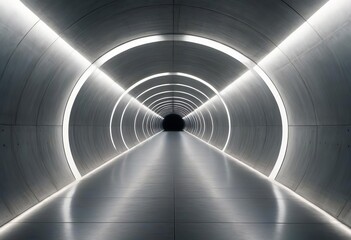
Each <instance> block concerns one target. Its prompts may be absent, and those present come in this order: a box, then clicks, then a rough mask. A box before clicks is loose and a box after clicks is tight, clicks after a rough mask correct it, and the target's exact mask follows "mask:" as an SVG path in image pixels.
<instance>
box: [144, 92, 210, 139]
mask: <svg viewBox="0 0 351 240" xmlns="http://www.w3.org/2000/svg"><path fill="white" fill-rule="evenodd" d="M170 98H176V99H181V100H184V101H188V102H190V103H192V104H193V105H194V106H195V107H197V105H196V104H195V103H194V102H192V101H191V100H189V99H187V98H182V97H164V98H161V99H158V100H156V101H155V102H157V101H159V100H163V99H170ZM173 102H179V103H182V104H186V105H188V106H189V107H190V108H192V109H194V108H193V107H192V106H191V105H190V104H188V103H187V102H182V101H177V100H173ZM161 104H162V103H159V104H157V105H156V106H158V105H161ZM150 105H151V104H150ZM150 105H149V108H151V106H150ZM156 106H153V107H152V108H151V109H152V110H153V109H154V108H155V107H156ZM200 115H201V117H199V114H197V116H198V118H199V119H202V121H203V123H204V125H203V134H204V133H205V130H206V122H205V118H204V116H203V114H202V113H201V112H200ZM200 126H202V125H201V124H200ZM203 134H202V135H203Z"/></svg>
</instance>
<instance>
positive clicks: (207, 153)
mask: <svg viewBox="0 0 351 240" xmlns="http://www.w3.org/2000/svg"><path fill="white" fill-rule="evenodd" d="M0 239H13V240H21V239H26V240H28V239H35V240H41V239H50V240H56V239H62V240H64V239H65V240H69V239H81V240H90V239H91V240H96V239H99V240H104V239H118V240H143V239H145V240H148V239H150V240H167V239H179V240H187V239H189V240H197V239H199V240H209V239H213V240H227V239H228V240H229V239H245V240H248V239H258V240H265V239H267V240H272V239H283V240H286V239H294V240H296V239H299V240H301V239H309V240H310V239H319V240H323V239H328V240H331V239H333V240H338V239H350V237H349V236H347V235H345V233H343V232H342V231H340V230H339V229H338V228H337V227H336V226H335V224H334V223H331V222H330V220H328V219H327V218H326V217H324V216H323V215H321V214H320V213H318V212H317V211H316V210H314V209H311V208H309V207H308V206H307V205H306V204H305V203H303V202H301V201H299V200H297V199H296V198H295V197H294V196H292V195H291V194H290V193H289V192H287V191H286V190H284V189H281V188H280V187H279V186H277V185H275V184H273V183H271V182H270V181H267V180H266V179H265V178H263V177H262V176H260V175H258V174H256V173H254V172H252V171H250V170H248V169H247V168H245V167H243V166H241V165H240V164H238V163H236V162H235V161H233V160H231V159H230V158H228V157H226V156H225V155H224V154H222V153H220V152H219V151H217V150H215V149H213V148H211V147H209V146H208V145H206V144H204V143H202V142H201V141H199V140H197V139H195V138H194V137H192V136H190V135H188V134H187V133H176V132H175V133H161V134H159V135H158V136H156V137H155V138H153V139H151V140H150V141H148V142H146V143H144V144H143V145H141V146H139V147H137V148H135V149H134V150H132V151H130V152H129V153H128V154H125V155H123V156H122V157H120V158H118V160H116V161H114V162H113V163H112V164H110V165H108V166H107V167H105V168H103V169H101V170H99V171H98V172H96V173H94V174H92V175H90V176H89V177H87V178H85V179H83V180H82V181H80V182H79V184H77V185H75V186H73V187H72V188H70V189H68V190H67V191H65V192H64V193H62V194H60V195H59V196H58V197H56V198H54V199H53V200H52V201H50V202H49V203H47V204H45V206H43V207H42V208H40V209H39V210H38V211H36V212H35V213H33V214H30V215H29V216H27V217H26V218H23V219H21V220H19V221H17V222H16V223H14V224H13V227H11V229H9V230H8V231H5V232H4V233H3V234H2V235H0Z"/></svg>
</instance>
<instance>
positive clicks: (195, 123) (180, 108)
mask: <svg viewBox="0 0 351 240" xmlns="http://www.w3.org/2000/svg"><path fill="white" fill-rule="evenodd" d="M176 104H179V103H176ZM172 106H173V104H171V103H170V104H168V106H167V104H165V105H163V106H161V108H164V110H165V111H166V110H167V109H168V108H172ZM175 107H176V108H179V110H178V111H181V110H183V111H185V112H189V108H188V107H187V106H186V107H184V105H176V106H175ZM161 108H160V109H161ZM184 109H186V110H184ZM161 110H162V109H161ZM167 111H168V112H171V111H169V110H167ZM188 120H189V121H191V122H192V125H193V126H195V127H194V129H192V131H194V132H200V131H198V118H197V117H195V116H191V117H190V118H189V119H188Z"/></svg>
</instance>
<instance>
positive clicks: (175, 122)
mask: <svg viewBox="0 0 351 240" xmlns="http://www.w3.org/2000/svg"><path fill="white" fill-rule="evenodd" d="M162 127H163V130H164V131H183V129H184V127H185V122H184V120H183V118H182V117H181V116H179V115H178V114H173V113H172V114H169V115H167V116H166V117H165V118H164V119H163V122H162Z"/></svg>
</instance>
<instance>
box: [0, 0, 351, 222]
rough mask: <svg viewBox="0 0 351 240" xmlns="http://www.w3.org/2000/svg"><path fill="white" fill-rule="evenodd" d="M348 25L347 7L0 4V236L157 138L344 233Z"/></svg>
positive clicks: (27, 0)
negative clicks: (218, 160)
mask: <svg viewBox="0 0 351 240" xmlns="http://www.w3.org/2000/svg"><path fill="white" fill-rule="evenodd" d="M13 16H17V17H16V18H15V17H13ZM350 20H351V2H350V1H348V0H338V1H337V0H330V1H326V0H314V1H280V0H267V1H261V0H238V1H226V0H218V1H195V0H188V1H182V0H175V1H168V0H166V1H164V0H162V1H161V0H152V1H146V0H138V1H132V2H131V1H125V0H121V1H110V0H102V1H101V0H99V1H93V0H91V1H81V0H61V1H54V0H49V1H42V0H23V1H17V0H14V1H0V23H1V25H0V42H1V45H2V46H4V47H2V48H1V49H0V53H1V54H0V98H1V104H0V121H1V122H0V125H1V126H0V129H1V131H0V140H1V164H2V165H1V167H0V176H1V183H2V185H1V192H2V193H3V194H2V195H1V198H0V225H4V224H5V223H7V222H9V221H10V220H11V219H13V218H15V217H16V216H18V215H19V214H21V213H23V212H25V211H26V210H27V209H29V208H31V207H32V206H34V205H36V204H37V203H39V202H41V201H43V200H44V199H46V198H47V197H49V196H50V195H52V194H53V193H55V192H57V191H59V190H60V189H62V188H64V187H65V186H67V185H69V184H70V183H72V182H74V181H76V180H79V179H81V178H82V177H84V176H85V175H86V174H88V173H89V172H91V171H93V170H94V169H96V168H98V167H99V166H101V165H103V164H104V163H106V162H108V161H109V160H111V159H114V158H115V157H116V156H118V155H120V154H122V153H124V152H126V151H128V150H129V149H131V148H133V147H135V146H137V145H138V144H140V143H142V142H144V141H145V140H147V139H150V138H151V137H153V136H155V135H156V134H158V133H160V132H162V131H163V130H165V131H184V132H186V133H189V134H191V135H194V136H196V137H198V138H200V139H202V140H203V141H205V142H207V143H208V144H210V145H212V146H214V147H216V148H218V149H220V150H221V151H223V152H225V153H226V154H229V155H230V156H232V157H234V158H236V159H238V160H240V161H241V162H243V163H244V164H246V165H248V166H250V167H251V168H253V169H255V170H256V171H258V172H260V173H262V174H263V175H265V176H267V177H269V178H270V179H271V180H272V181H277V182H279V183H280V184H282V185H284V186H286V187H287V188H289V189H291V190H292V191H294V192H295V193H297V194H298V195H300V196H301V197H303V198H304V199H306V200H307V201H309V202H311V203H312V204H314V205H316V206H317V207H319V208H321V209H323V210H324V211H326V212H327V213H329V214H330V215H331V216H333V217H334V218H336V219H337V220H338V221H340V222H342V223H343V224H345V225H347V226H351V211H350V209H351V208H350V206H351V174H350V169H351V162H350V158H351V148H350V145H351V130H350V129H351V111H350V109H351V71H350V69H351V45H350V44H349V43H350V42H351V34H350V32H351V23H350V22H351V21H350Z"/></svg>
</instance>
